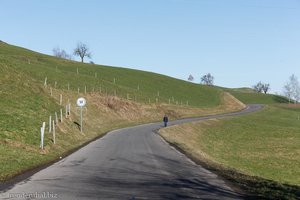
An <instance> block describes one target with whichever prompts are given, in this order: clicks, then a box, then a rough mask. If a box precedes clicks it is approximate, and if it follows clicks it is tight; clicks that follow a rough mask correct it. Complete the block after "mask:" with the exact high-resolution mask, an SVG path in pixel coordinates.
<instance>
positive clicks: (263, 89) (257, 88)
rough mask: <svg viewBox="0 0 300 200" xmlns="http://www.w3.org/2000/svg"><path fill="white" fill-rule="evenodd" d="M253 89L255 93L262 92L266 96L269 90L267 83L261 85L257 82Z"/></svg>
mask: <svg viewBox="0 0 300 200" xmlns="http://www.w3.org/2000/svg"><path fill="white" fill-rule="evenodd" d="M253 89H254V90H255V91H256V92H257V93H261V92H264V93H265V94H267V92H268V91H269V90H270V84H269V83H262V82H261V81H259V82H258V83H257V84H256V85H254V86H253Z"/></svg>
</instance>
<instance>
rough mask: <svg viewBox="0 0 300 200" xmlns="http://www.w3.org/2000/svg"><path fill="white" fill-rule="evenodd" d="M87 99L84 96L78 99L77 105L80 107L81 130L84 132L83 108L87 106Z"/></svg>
mask: <svg viewBox="0 0 300 200" xmlns="http://www.w3.org/2000/svg"><path fill="white" fill-rule="evenodd" d="M85 104H86V100H85V98H83V97H80V98H79V99H77V106H79V107H80V132H81V133H82V108H83V107H84V106H85Z"/></svg>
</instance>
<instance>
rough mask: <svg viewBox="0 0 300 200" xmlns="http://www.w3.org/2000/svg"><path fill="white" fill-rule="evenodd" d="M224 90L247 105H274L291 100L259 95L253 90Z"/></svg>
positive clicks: (277, 96)
mask: <svg viewBox="0 0 300 200" xmlns="http://www.w3.org/2000/svg"><path fill="white" fill-rule="evenodd" d="M223 89H224V91H227V92H229V93H230V94H232V95H233V96H234V97H235V98H237V99H238V100H240V101H241V102H243V103H245V104H274V103H288V102H289V100H288V99H287V98H285V97H283V96H279V95H273V94H263V93H257V92H255V91H254V90H253V89H251V88H236V89H227V88H223Z"/></svg>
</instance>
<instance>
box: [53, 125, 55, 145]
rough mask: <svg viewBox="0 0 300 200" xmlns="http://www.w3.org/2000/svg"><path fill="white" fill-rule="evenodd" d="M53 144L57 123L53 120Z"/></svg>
mask: <svg viewBox="0 0 300 200" xmlns="http://www.w3.org/2000/svg"><path fill="white" fill-rule="evenodd" d="M53 144H55V124H54V120H53Z"/></svg>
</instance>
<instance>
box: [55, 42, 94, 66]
mask: <svg viewBox="0 0 300 200" xmlns="http://www.w3.org/2000/svg"><path fill="white" fill-rule="evenodd" d="M52 52H53V55H54V56H55V57H57V58H63V59H67V60H73V57H72V55H70V54H68V53H67V52H66V51H65V50H64V49H60V48H59V47H55V48H54V49H53V50H52ZM73 55H75V56H79V57H80V59H81V62H83V61H84V58H92V53H91V51H90V49H89V47H88V46H87V45H86V44H84V43H82V42H78V43H77V46H76V47H75V48H74V50H73Z"/></svg>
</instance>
